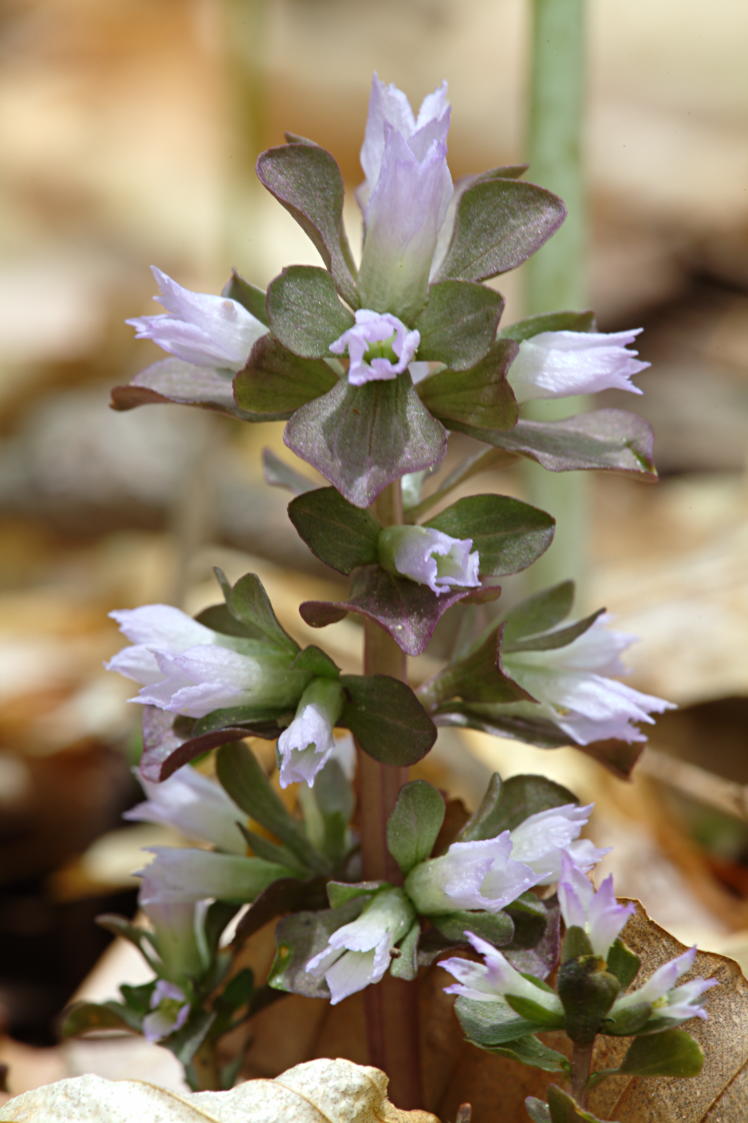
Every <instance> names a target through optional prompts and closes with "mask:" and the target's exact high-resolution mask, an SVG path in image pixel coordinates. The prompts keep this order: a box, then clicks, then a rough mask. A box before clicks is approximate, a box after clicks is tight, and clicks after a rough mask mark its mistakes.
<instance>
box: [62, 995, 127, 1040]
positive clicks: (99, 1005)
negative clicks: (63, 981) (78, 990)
mask: <svg viewBox="0 0 748 1123" xmlns="http://www.w3.org/2000/svg"><path fill="white" fill-rule="evenodd" d="M140 1022H141V1018H140V1016H139V1015H138V1016H137V1017H136V1016H134V1013H133V1011H131V1010H128V1008H127V1007H126V1006H123V1005H122V1004H121V1003H119V1002H73V1003H72V1005H71V1006H69V1007H68V1008H67V1010H66V1011H65V1013H64V1015H63V1019H62V1024H61V1025H60V1033H61V1034H62V1036H63V1037H81V1036H82V1035H83V1034H84V1033H98V1032H99V1031H100V1030H102V1029H126V1030H129V1031H130V1032H134V1033H138V1032H139V1031H140Z"/></svg>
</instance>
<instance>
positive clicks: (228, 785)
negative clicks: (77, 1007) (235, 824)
mask: <svg viewBox="0 0 748 1123" xmlns="http://www.w3.org/2000/svg"><path fill="white" fill-rule="evenodd" d="M216 775H217V776H218V779H219V781H220V783H221V786H222V787H223V788H224V790H225V791H226V792H227V793H228V794H229V795H230V796H231V798H232V799H233V800H234V802H235V803H237V804H238V805H239V807H241V809H242V811H244V813H245V814H246V815H249V817H250V818H252V819H255V820H256V821H257V822H258V823H260V825H261V826H263V827H265V829H266V830H268V831H270V832H271V834H274V835H275V836H276V838H279V839H280V840H281V842H283V843H284V844H285V845H286V846H287V847H288V849H289V850H290V851H291V853H292V854H293V855H294V857H295V858H296V859H297V860H298V861H300V862H301V864H302V866H303V867H304V868H305V869H310V868H311V869H315V868H318V867H319V859H318V856H317V855H315V854H314V851H312V849H311V847H310V846H309V840H308V838H307V837H306V835H305V834H304V831H303V830H302V828H301V824H300V823H299V822H297V820H296V819H294V818H293V817H292V816H291V815H290V814H289V813H288V811H287V810H286V808H285V807H284V805H283V802H282V801H281V799H280V797H279V796H278V795H276V793H275V791H274V789H273V787H272V785H271V783H270V781H269V780H268V778H267V776H266V775H265V772H264V771H263V769H262V768H261V767H260V765H259V763H258V761H257V759H256V757H255V755H254V753H253V752H252V751H251V749H249V748H248V747H247V746H246V745H245V744H243V743H242V742H238V741H235V742H233V743H232V744H230V745H224V746H223V747H222V748H221V749H219V750H218V753H217V754H216Z"/></svg>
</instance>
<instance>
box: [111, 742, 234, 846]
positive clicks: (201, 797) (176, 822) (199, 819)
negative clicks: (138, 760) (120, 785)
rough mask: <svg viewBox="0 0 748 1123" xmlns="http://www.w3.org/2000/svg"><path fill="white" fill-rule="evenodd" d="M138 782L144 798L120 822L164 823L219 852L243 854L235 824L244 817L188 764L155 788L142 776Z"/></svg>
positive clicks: (224, 794) (212, 783)
mask: <svg viewBox="0 0 748 1123" xmlns="http://www.w3.org/2000/svg"><path fill="white" fill-rule="evenodd" d="M136 775H137V773H136ZM138 780H139V782H140V784H141V786H142V788H143V791H144V792H145V794H146V796H147V798H146V800H145V801H144V802H143V803H139V804H138V805H137V806H136V807H132V808H131V809H130V810H129V811H125V813H124V815H123V818H124V819H134V820H143V821H145V822H148V823H165V824H166V825H167V826H170V827H175V828H176V829H177V830H179V831H182V833H183V834H186V835H187V836H188V837H189V838H196V839H200V840H201V841H202V842H211V843H213V845H214V846H217V847H218V849H219V850H226V851H228V852H229V853H232V854H244V853H245V851H246V849H247V844H246V842H245V840H244V838H243V837H242V833H241V831H240V830H239V828H238V826H237V823H241V822H243V821H244V819H245V818H246V816H245V814H244V812H243V811H242V810H241V808H240V807H239V806H238V805H237V804H236V803H234V801H233V799H231V798H230V796H228V795H227V794H226V792H225V791H224V790H223V788H222V787H221V785H220V784H217V783H216V782H215V781H214V780H209V779H208V777H207V776H203V775H202V773H200V772H198V771H197V770H196V769H194V768H192V767H191V766H190V765H188V764H185V765H183V767H182V768H179V769H177V771H176V772H174V773H172V775H171V776H169V777H167V779H166V780H162V781H161V783H159V784H153V783H151V782H150V781H149V780H145V779H143V777H142V776H138Z"/></svg>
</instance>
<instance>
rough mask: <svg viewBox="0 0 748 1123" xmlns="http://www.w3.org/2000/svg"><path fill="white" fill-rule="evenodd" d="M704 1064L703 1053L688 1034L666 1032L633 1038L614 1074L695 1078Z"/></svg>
mask: <svg viewBox="0 0 748 1123" xmlns="http://www.w3.org/2000/svg"><path fill="white" fill-rule="evenodd" d="M703 1064H704V1053H703V1050H702V1048H701V1046H700V1045H699V1043H698V1041H696V1040H695V1039H694V1038H693V1037H691V1034H690V1033H686V1031H685V1030H684V1029H666V1030H663V1031H662V1033H653V1034H651V1035H648V1036H646V1037H635V1038H634V1040H633V1041H632V1042H631V1045H630V1046H629V1049H628V1052H627V1053H626V1056H625V1057H624V1058H623V1061H622V1062H621V1064H620V1066H619V1068H618V1069H617V1070H616V1071H617V1072H619V1073H628V1074H630V1075H632V1076H698V1074H699V1073H700V1072H701V1069H702V1066H703Z"/></svg>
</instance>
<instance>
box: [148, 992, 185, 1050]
mask: <svg viewBox="0 0 748 1123" xmlns="http://www.w3.org/2000/svg"><path fill="white" fill-rule="evenodd" d="M189 1012H190V1003H189V999H188V998H187V996H186V995H185V993H184V991H183V990H182V989H181V988H180V987H178V986H177V985H176V984H175V983H170V982H167V981H166V980H165V979H159V981H158V982H157V983H156V985H155V987H154V988H153V994H152V995H151V1013H150V1014H146V1016H145V1017H144V1018H143V1037H144V1038H145V1039H146V1041H150V1042H152V1043H153V1042H156V1041H163V1039H164V1038H165V1037H169V1036H170V1035H171V1034H172V1033H176V1031H177V1030H178V1029H181V1028H182V1026H183V1025H184V1023H185V1022H186V1021H187V1016H188V1015H189Z"/></svg>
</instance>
